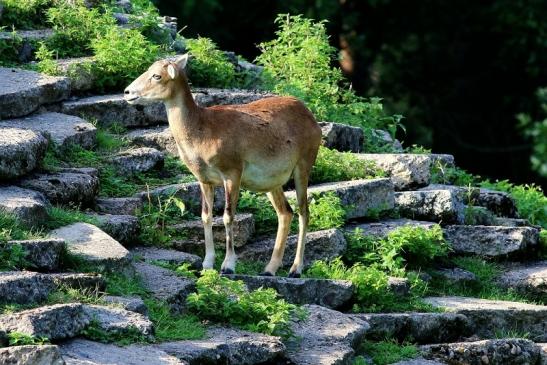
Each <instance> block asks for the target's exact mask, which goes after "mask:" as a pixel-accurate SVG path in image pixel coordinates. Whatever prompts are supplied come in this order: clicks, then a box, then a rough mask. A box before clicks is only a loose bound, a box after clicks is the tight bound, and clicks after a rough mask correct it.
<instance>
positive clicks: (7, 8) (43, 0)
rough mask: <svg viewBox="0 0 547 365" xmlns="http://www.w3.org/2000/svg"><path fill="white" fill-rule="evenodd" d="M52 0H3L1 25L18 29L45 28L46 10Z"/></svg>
mask: <svg viewBox="0 0 547 365" xmlns="http://www.w3.org/2000/svg"><path fill="white" fill-rule="evenodd" d="M52 2H53V1H52V0H3V1H2V6H3V7H4V10H3V14H2V17H1V18H0V27H2V26H9V27H14V28H17V29H33V28H43V26H44V25H45V24H44V12H45V10H46V8H47V7H48V6H49V5H51V4H52Z"/></svg>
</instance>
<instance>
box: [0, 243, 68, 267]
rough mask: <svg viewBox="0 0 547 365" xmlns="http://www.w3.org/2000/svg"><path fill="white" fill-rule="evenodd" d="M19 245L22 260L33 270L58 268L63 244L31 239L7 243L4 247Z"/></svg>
mask: <svg viewBox="0 0 547 365" xmlns="http://www.w3.org/2000/svg"><path fill="white" fill-rule="evenodd" d="M12 245H19V246H21V247H22V248H23V250H24V252H25V256H24V259H25V261H26V262H28V263H29V267H32V268H33V269H35V270H39V271H40V270H45V271H53V270H57V269H58V268H59V263H60V260H61V255H62V253H63V250H64V248H65V242H64V241H63V240H59V239H32V240H25V241H9V242H8V243H7V244H6V246H7V247H9V246H12Z"/></svg>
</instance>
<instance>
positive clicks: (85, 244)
mask: <svg viewBox="0 0 547 365" xmlns="http://www.w3.org/2000/svg"><path fill="white" fill-rule="evenodd" d="M50 236H51V237H58V238H62V239H64V240H65V242H66V244H67V249H68V251H69V252H70V253H72V254H74V255H77V256H80V257H82V258H83V259H84V260H86V261H88V262H90V263H93V264H97V265H101V266H103V267H104V268H106V269H113V270H121V269H123V268H124V267H125V266H127V265H129V263H130V261H131V258H130V254H129V251H127V250H126V249H125V248H124V247H123V246H122V245H120V244H119V243H118V241H116V240H114V239H113V238H112V237H110V236H109V235H107V234H106V233H104V232H103V231H102V230H100V229H99V228H97V227H95V226H94V225H92V224H88V223H74V224H71V225H68V226H64V227H61V228H58V229H56V230H54V231H51V233H50Z"/></svg>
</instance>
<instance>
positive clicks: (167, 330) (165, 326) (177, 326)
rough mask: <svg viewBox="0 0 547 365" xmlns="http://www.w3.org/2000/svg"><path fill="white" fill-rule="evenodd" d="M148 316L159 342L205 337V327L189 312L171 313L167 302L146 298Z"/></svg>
mask: <svg viewBox="0 0 547 365" xmlns="http://www.w3.org/2000/svg"><path fill="white" fill-rule="evenodd" d="M144 302H145V304H146V307H147V308H148V316H149V317H150V320H152V322H153V323H154V329H155V338H156V340H157V341H159V342H163V341H182V340H199V339H202V338H204V337H205V327H204V326H203V324H202V323H201V322H200V320H199V318H198V317H196V316H195V315H191V314H173V313H171V310H170V306H169V304H167V303H165V302H160V301H157V300H153V299H146V300H145V301H144Z"/></svg>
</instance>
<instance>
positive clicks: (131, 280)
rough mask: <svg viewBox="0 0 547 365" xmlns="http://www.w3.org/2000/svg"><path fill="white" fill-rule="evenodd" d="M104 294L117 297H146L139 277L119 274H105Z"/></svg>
mask: <svg viewBox="0 0 547 365" xmlns="http://www.w3.org/2000/svg"><path fill="white" fill-rule="evenodd" d="M103 276H105V279H106V292H107V293H108V294H110V295H119V296H135V295H138V296H146V295H147V294H148V293H147V292H146V290H145V289H144V288H143V285H142V282H141V279H140V277H138V276H136V275H123V274H121V273H105V274H104V275H103Z"/></svg>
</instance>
